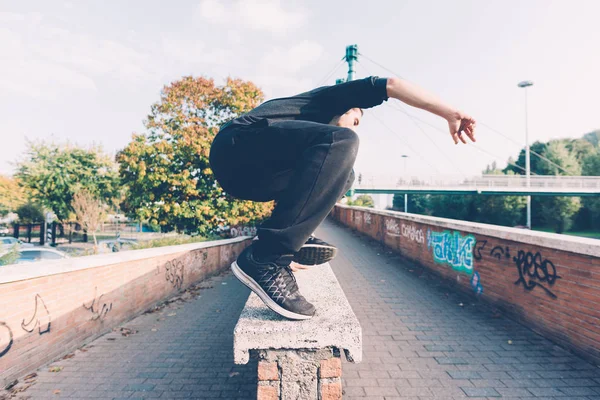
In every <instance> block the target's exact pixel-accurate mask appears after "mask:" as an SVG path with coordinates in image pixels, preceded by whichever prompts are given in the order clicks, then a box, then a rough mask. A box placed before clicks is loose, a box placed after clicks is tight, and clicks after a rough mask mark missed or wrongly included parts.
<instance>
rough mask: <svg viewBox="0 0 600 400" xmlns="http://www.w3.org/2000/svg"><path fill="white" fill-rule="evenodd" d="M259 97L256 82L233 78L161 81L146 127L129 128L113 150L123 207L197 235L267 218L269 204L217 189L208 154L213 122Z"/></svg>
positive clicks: (236, 112)
mask: <svg viewBox="0 0 600 400" xmlns="http://www.w3.org/2000/svg"><path fill="white" fill-rule="evenodd" d="M262 100H263V94H262V92H261V90H260V89H259V88H258V87H256V86H255V85H254V84H253V83H252V82H244V81H242V80H238V79H228V80H227V82H226V84H225V85H224V86H215V83H214V81H213V80H212V79H207V78H204V77H198V78H195V77H191V76H187V77H184V78H182V79H181V80H179V81H176V82H173V83H171V84H170V85H168V86H165V87H164V88H163V90H162V92H161V96H160V100H159V101H158V102H157V103H155V104H153V105H152V107H151V112H150V115H148V118H147V120H146V121H145V123H144V125H145V127H146V129H147V131H148V132H147V133H145V134H134V135H133V137H132V141H131V142H130V143H129V144H128V145H127V147H125V149H123V150H122V151H121V152H119V154H118V155H117V159H118V161H119V164H120V175H121V178H122V182H123V183H124V184H126V185H127V186H128V189H127V193H126V199H125V201H124V203H123V208H124V209H125V211H126V212H127V213H128V214H129V215H130V216H135V217H137V218H139V219H142V220H148V221H149V222H150V223H154V224H160V226H161V228H162V230H163V231H168V230H172V229H177V230H178V231H183V232H198V233H201V234H205V233H209V232H211V231H212V230H214V229H215V228H216V227H217V226H219V225H230V226H234V225H244V224H254V223H256V222H258V221H260V220H262V219H264V218H265V217H267V216H268V215H269V214H270V212H271V211H272V207H273V204H272V202H271V203H254V202H250V201H241V200H237V199H235V198H233V197H232V196H230V195H229V194H227V193H225V192H224V191H223V189H222V188H221V187H220V186H219V185H218V184H217V182H216V181H215V177H214V175H213V172H212V170H211V169H210V164H209V160H208V156H209V151H210V145H211V143H212V140H213V138H214V137H215V135H216V134H217V132H218V130H219V126H220V125H222V124H223V123H225V122H226V121H228V120H230V119H232V118H234V117H236V116H238V115H240V114H242V113H245V112H247V111H249V110H251V109H252V108H254V107H255V106H257V105H258V104H259V103H260V102H261V101H262Z"/></svg>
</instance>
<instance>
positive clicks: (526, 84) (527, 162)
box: [517, 81, 533, 229]
mask: <svg viewBox="0 0 600 400" xmlns="http://www.w3.org/2000/svg"><path fill="white" fill-rule="evenodd" d="M517 86H519V87H520V88H523V89H525V175H526V176H527V188H528V189H529V188H530V187H531V164H530V159H529V126H528V125H529V123H528V119H527V88H528V87H529V86H533V82H531V81H522V82H519V84H518V85H517ZM527 228H529V229H531V195H529V196H527Z"/></svg>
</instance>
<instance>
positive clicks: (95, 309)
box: [83, 287, 112, 321]
mask: <svg viewBox="0 0 600 400" xmlns="http://www.w3.org/2000/svg"><path fill="white" fill-rule="evenodd" d="M97 294H98V287H96V288H94V300H93V301H92V304H90V305H89V306H86V305H85V303H83V308H85V309H86V310H89V311H91V312H92V318H91V320H92V321H96V320H98V319H99V320H100V321H104V318H106V314H108V312H109V311H110V310H112V303H110V304H107V303H103V304H102V306H100V299H102V296H104V294H101V295H100V297H98V298H96V296H97Z"/></svg>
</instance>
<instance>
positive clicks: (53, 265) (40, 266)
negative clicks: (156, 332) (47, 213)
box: [0, 236, 248, 284]
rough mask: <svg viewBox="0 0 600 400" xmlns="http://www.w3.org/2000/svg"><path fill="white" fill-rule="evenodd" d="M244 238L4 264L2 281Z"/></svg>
mask: <svg viewBox="0 0 600 400" xmlns="http://www.w3.org/2000/svg"><path fill="white" fill-rule="evenodd" d="M244 240H248V237H245V236H242V237H237V238H234V239H227V240H216V241H215V240H213V241H207V242H199V243H190V244H180V245H175V246H165V247H155V248H151V249H141V250H131V251H124V252H118V253H109V254H98V255H95V256H87V257H75V258H68V259H64V260H50V261H48V260H44V261H37V262H33V263H31V264H14V265H7V266H4V267H1V268H2V269H1V273H0V284H3V283H9V282H16V281H22V280H26V279H32V278H38V277H43V276H50V275H56V274H62V273H66V272H73V271H79V270H84V269H88V268H96V267H105V266H107V265H113V264H120V263H124V262H129V261H138V260H144V259H147V258H153V257H158V256H167V255H171V254H177V253H183V252H188V251H192V250H198V249H206V248H210V247H216V246H223V245H227V244H232V243H237V242H243V241H244Z"/></svg>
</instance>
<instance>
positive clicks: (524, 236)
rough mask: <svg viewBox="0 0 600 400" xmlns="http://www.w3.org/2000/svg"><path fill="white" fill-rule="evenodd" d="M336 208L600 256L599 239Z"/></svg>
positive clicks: (419, 216) (446, 219) (398, 213)
mask: <svg viewBox="0 0 600 400" xmlns="http://www.w3.org/2000/svg"><path fill="white" fill-rule="evenodd" d="M335 206H336V207H337V208H340V209H348V210H360V211H365V212H368V213H369V214H371V215H381V216H384V217H394V218H401V219H403V220H405V221H412V222H416V223H421V224H429V225H435V226H437V227H440V228H447V229H454V230H457V231H462V232H469V233H477V234H480V235H485V236H491V237H496V238H499V239H505V240H515V238H518V239H517V240H518V241H519V242H520V243H527V244H532V245H537V246H542V247H548V248H551V249H555V250H563V251H569V252H572V253H577V254H585V255H589V256H594V257H600V240H598V239H591V238H584V237H578V236H569V235H559V234H557V233H550V232H537V231H530V230H528V229H520V228H509V227H504V226H499V225H490V224H482V223H478V222H469V221H460V220H456V219H448V218H439V217H429V216H425V215H418V214H410V213H404V212H399V211H382V210H375V209H373V208H368V207H355V206H346V205H343V204H336V205H335Z"/></svg>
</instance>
